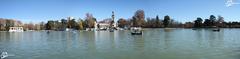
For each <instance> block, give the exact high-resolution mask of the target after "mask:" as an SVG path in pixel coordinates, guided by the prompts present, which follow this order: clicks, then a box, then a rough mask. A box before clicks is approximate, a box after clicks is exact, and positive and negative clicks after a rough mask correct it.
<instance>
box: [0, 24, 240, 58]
mask: <svg viewBox="0 0 240 59" xmlns="http://www.w3.org/2000/svg"><path fill="white" fill-rule="evenodd" d="M239 30H240V29H221V31H220V32H213V31H212V30H211V29H197V30H191V29H170V30H166V29H145V30H144V31H143V35H131V34H130V31H114V32H108V31H98V32H94V31H92V32H88V31H81V32H61V31H50V32H49V33H48V32H46V31H36V32H23V33H9V32H0V51H1V52H2V51H7V52H8V53H11V54H14V55H15V56H13V57H9V59H76V58H79V59H116V58H117V59H239V58H240V57H239V56H240V46H239V45H240V40H239V38H240V37H239V35H238V33H240V31H239Z"/></svg>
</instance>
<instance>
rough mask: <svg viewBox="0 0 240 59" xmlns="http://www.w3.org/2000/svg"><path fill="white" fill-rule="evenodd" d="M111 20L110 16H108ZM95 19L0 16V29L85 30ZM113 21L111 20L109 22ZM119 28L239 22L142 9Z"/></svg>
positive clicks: (238, 25)
mask: <svg viewBox="0 0 240 59" xmlns="http://www.w3.org/2000/svg"><path fill="white" fill-rule="evenodd" d="M109 19H110V20H112V19H111V18H109ZM96 22H97V19H96V18H95V17H94V16H93V15H92V14H91V13H86V16H85V18H84V19H81V18H79V19H75V18H72V17H68V18H67V19H60V20H49V21H47V23H44V22H40V23H39V24H33V23H26V24H23V23H22V22H21V21H18V20H14V19H4V18H0V30H1V31H7V30H8V29H9V27H13V26H15V27H16V26H21V27H24V30H65V29H66V28H69V29H75V30H85V29H86V28H94V27H95V25H96ZM113 23H115V22H114V21H111V24H113ZM116 23H117V26H118V27H119V28H130V27H143V28H213V27H220V28H240V22H237V21H234V22H226V21H224V17H222V16H217V17H216V16H214V15H210V16H209V18H207V19H202V18H201V17H197V18H196V19H195V20H193V21H192V22H185V23H181V22H178V21H176V20H174V19H172V17H170V16H169V15H166V16H163V17H162V19H161V17H160V16H158V15H156V17H154V18H150V17H147V18H145V12H144V10H137V11H136V12H135V13H134V15H133V16H132V17H131V18H128V19H124V18H120V19H118V21H117V22H116Z"/></svg>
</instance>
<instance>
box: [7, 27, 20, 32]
mask: <svg viewBox="0 0 240 59" xmlns="http://www.w3.org/2000/svg"><path fill="white" fill-rule="evenodd" d="M9 32H23V27H10V28H9Z"/></svg>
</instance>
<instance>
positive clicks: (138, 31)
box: [131, 27, 142, 35]
mask: <svg viewBox="0 0 240 59" xmlns="http://www.w3.org/2000/svg"><path fill="white" fill-rule="evenodd" d="M131 34H132V35H142V28H141V27H131Z"/></svg>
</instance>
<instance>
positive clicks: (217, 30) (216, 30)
mask: <svg viewBox="0 0 240 59" xmlns="http://www.w3.org/2000/svg"><path fill="white" fill-rule="evenodd" d="M212 31H215V32H219V31H220V29H219V28H217V29H213V30H212Z"/></svg>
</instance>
